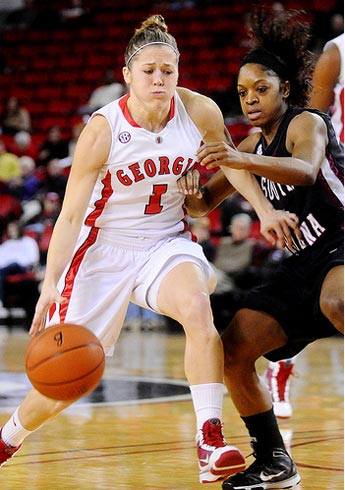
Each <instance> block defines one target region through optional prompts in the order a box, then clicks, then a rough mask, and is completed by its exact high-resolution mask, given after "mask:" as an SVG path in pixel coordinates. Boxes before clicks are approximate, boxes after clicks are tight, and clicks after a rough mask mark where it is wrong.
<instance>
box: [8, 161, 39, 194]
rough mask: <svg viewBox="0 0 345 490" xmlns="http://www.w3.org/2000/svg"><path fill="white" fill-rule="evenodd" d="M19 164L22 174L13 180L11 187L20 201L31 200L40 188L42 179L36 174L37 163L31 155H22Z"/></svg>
mask: <svg viewBox="0 0 345 490" xmlns="http://www.w3.org/2000/svg"><path fill="white" fill-rule="evenodd" d="M19 166H20V175H19V176H18V177H17V178H16V179H12V180H11V182H10V183H9V188H10V191H11V193H12V194H13V195H14V196H16V197H17V198H18V199H20V201H29V200H30V199H32V198H33V197H34V196H35V194H36V192H37V191H38V189H39V188H40V185H41V181H40V180H39V178H38V177H37V176H36V173H35V171H36V165H35V162H34V160H33V159H32V158H31V157H27V156H24V157H20V158H19Z"/></svg>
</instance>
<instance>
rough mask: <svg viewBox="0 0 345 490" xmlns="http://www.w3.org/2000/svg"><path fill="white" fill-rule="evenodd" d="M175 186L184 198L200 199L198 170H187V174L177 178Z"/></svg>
mask: <svg viewBox="0 0 345 490" xmlns="http://www.w3.org/2000/svg"><path fill="white" fill-rule="evenodd" d="M177 185H178V188H179V191H180V192H181V194H184V195H185V196H195V197H197V198H198V199H201V198H202V191H201V189H202V187H201V183H200V173H199V171H198V170H195V169H194V170H188V172H187V173H186V174H185V175H183V176H182V177H180V178H179V180H178V181H177Z"/></svg>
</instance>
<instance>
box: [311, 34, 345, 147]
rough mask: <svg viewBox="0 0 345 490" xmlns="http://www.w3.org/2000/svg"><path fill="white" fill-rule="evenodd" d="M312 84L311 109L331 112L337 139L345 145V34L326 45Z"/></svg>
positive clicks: (316, 66)
mask: <svg viewBox="0 0 345 490" xmlns="http://www.w3.org/2000/svg"><path fill="white" fill-rule="evenodd" d="M312 83H313V89H312V92H311V97H310V100H309V105H310V107H313V108H315V109H320V110H321V111H323V112H328V111H329V112H330V115H331V117H332V122H333V126H334V129H335V132H336V134H337V137H338V139H339V140H340V142H341V143H342V144H343V145H344V33H343V34H341V35H340V36H337V37H336V38H334V39H331V40H330V41H328V42H327V43H326V44H325V46H324V48H323V52H322V53H321V55H320V56H319V58H318V60H317V62H316V65H315V69H314V73H313V80H312Z"/></svg>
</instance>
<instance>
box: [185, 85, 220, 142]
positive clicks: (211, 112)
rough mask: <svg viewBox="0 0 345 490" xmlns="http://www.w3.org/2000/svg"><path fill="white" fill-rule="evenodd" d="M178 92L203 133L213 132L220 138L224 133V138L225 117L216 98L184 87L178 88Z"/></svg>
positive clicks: (209, 133)
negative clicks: (213, 98)
mask: <svg viewBox="0 0 345 490" xmlns="http://www.w3.org/2000/svg"><path fill="white" fill-rule="evenodd" d="M177 93H178V95H179V96H180V98H181V100H182V102H183V104H184V106H185V108H186V110H187V112H188V114H189V115H190V117H191V118H192V120H193V121H194V123H195V125H196V126H197V127H198V128H199V131H200V132H201V134H203V135H204V134H205V135H206V134H208V135H209V136H211V134H212V136H213V135H214V137H215V136H216V135H217V136H218V138H219V137H220V135H222V139H223V133H224V119H223V115H222V112H221V110H220V108H219V107H218V105H217V104H216V103H215V102H214V100H212V99H211V98H210V97H207V96H205V95H202V94H200V93H198V92H193V91H192V90H189V89H186V88H182V87H178V88H177ZM212 126H213V129H212Z"/></svg>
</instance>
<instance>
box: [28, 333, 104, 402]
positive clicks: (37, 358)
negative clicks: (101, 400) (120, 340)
mask: <svg viewBox="0 0 345 490" xmlns="http://www.w3.org/2000/svg"><path fill="white" fill-rule="evenodd" d="M104 367H105V355H104V350H103V347H102V345H101V343H100V341H99V340H98V338H97V337H96V336H95V335H94V334H93V333H92V332H91V331H90V330H88V329H87V328H85V327H82V326H80V325H73V324H70V323H61V324H59V325H54V326H52V327H48V328H46V329H45V330H43V332H42V333H40V334H39V335H38V336H37V337H33V338H32V339H31V341H30V342H29V345H28V347H27V349H26V355H25V369H26V373H27V375H28V377H29V379H30V381H31V383H32V385H33V386H34V387H35V388H36V389H37V390H38V391H39V392H40V393H42V395H45V396H47V397H49V398H53V399H54V400H76V399H77V398H80V397H81V396H84V395H87V394H88V393H90V392H91V391H93V390H94V389H95V388H96V386H97V385H98V384H99V382H100V381H101V378H102V375H103V372H104Z"/></svg>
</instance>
